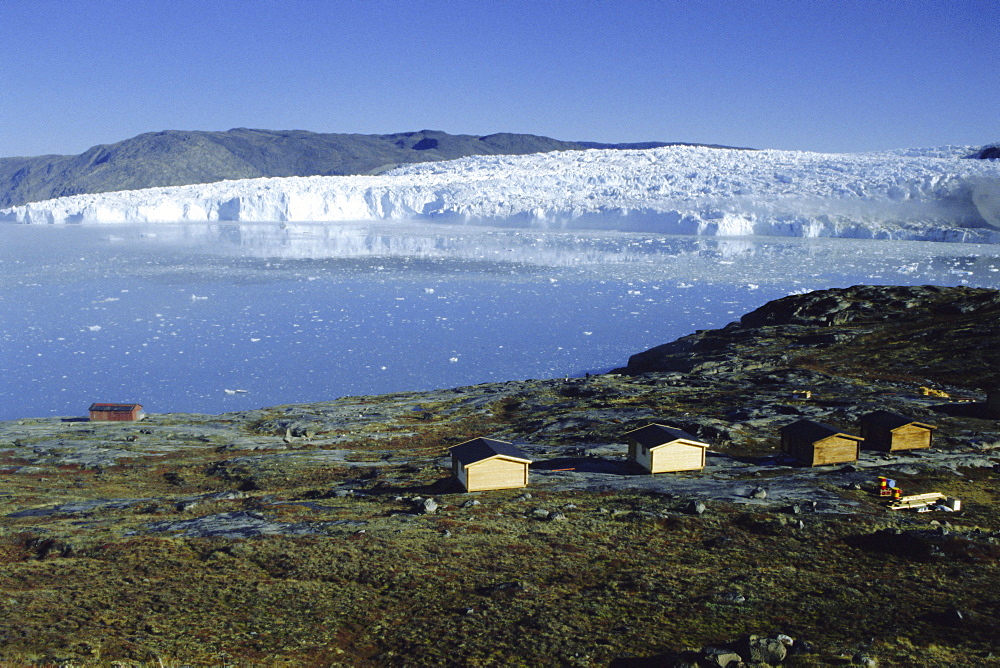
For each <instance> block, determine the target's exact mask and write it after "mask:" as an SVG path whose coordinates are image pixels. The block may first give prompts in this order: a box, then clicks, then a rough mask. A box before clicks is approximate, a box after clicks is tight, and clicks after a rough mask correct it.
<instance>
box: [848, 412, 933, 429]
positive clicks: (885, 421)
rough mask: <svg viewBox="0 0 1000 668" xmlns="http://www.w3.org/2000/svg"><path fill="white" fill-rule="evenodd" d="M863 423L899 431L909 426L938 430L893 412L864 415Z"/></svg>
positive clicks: (862, 417)
mask: <svg viewBox="0 0 1000 668" xmlns="http://www.w3.org/2000/svg"><path fill="white" fill-rule="evenodd" d="M861 421H862V422H867V423H868V424H873V425H875V426H877V427H885V428H886V429H898V428H899V427H905V426H906V425H908V424H915V425H919V426H921V427H926V428H927V429H937V427H935V426H934V425H930V424H926V423H924V422H918V421H916V420H914V419H913V418H909V417H906V416H905V415H902V414H900V413H893V412H892V411H874V412H872V413H868V414H867V415H862V416H861Z"/></svg>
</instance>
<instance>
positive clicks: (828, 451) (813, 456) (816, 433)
mask: <svg viewBox="0 0 1000 668" xmlns="http://www.w3.org/2000/svg"><path fill="white" fill-rule="evenodd" d="M863 440H864V439H863V438H862V437H860V436H853V435H851V434H845V433H844V432H842V431H840V430H839V429H837V428H835V427H831V426H830V425H828V424H823V423H822V422H814V421H812V420H797V421H796V422H793V423H792V424H790V425H786V426H784V427H782V428H781V451H782V452H784V453H785V454H787V455H790V456H792V457H794V458H795V459H797V460H798V461H799V462H801V463H802V464H805V465H806V466H823V465H824V464H843V463H845V462H855V461H857V460H858V455H859V454H860V450H861V442H862V441H863Z"/></svg>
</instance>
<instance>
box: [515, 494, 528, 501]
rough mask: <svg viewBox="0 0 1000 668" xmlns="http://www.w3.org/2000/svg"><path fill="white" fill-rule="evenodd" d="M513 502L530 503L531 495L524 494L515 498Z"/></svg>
mask: <svg viewBox="0 0 1000 668" xmlns="http://www.w3.org/2000/svg"><path fill="white" fill-rule="evenodd" d="M514 500H515V501H530V500H531V494H529V493H528V492H525V493H524V494H522V495H521V496H515V497H514Z"/></svg>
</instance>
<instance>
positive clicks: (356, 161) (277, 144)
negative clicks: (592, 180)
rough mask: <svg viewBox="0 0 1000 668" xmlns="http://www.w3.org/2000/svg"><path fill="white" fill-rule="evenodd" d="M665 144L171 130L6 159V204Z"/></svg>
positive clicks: (2, 165)
mask: <svg viewBox="0 0 1000 668" xmlns="http://www.w3.org/2000/svg"><path fill="white" fill-rule="evenodd" d="M671 145H674V144H671V143H666V142H643V143H638V144H601V143H597V142H571V141H559V140H557V139H551V138H549V137H539V136H536V135H527V134H512V133H498V134H492V135H486V136H484V137H478V136H474V135H451V134H448V133H446V132H438V131H434V130H421V131H420V132H402V133H398V134H388V135H361V134H320V133H316V132H307V131H304V130H281V131H276V130H251V129H247V128H236V129H233V130H228V131H225V132H202V131H180V130H166V131H164V132H150V133H146V134H141V135H139V136H137V137H133V138H131V139H126V140H124V141H120V142H117V143H115V144H102V145H99V146H94V147H93V148H90V149H88V150H87V151H84V152H83V153H81V154H80V155H43V156H38V157H30V158H0V207H8V206H16V205H20V204H25V203H27V202H37V201H41V200H47V199H52V198H54V197H62V196H65V195H78V194H83V193H99V192H111V191H115V190H134V189H137V188H151V187H156V186H178V185H187V184H192V183H211V182H213V181H223V180H227V179H245V178H256V177H267V176H315V175H344V174H378V173H380V172H383V171H386V170H388V169H391V168H393V167H396V166H397V165H402V164H407V163H414V162H432V161H437V160H453V159H455V158H461V157H464V156H468V155H500V154H504V155H520V154H526V153H540V152H546V151H566V150H581V149H588V148H611V149H627V148H656V147H660V146H671Z"/></svg>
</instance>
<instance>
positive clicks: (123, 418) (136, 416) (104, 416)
mask: <svg viewBox="0 0 1000 668" xmlns="http://www.w3.org/2000/svg"><path fill="white" fill-rule="evenodd" d="M142 417H143V412H142V404H90V420H91V421H92V422H134V421H136V420H141V419H142Z"/></svg>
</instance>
